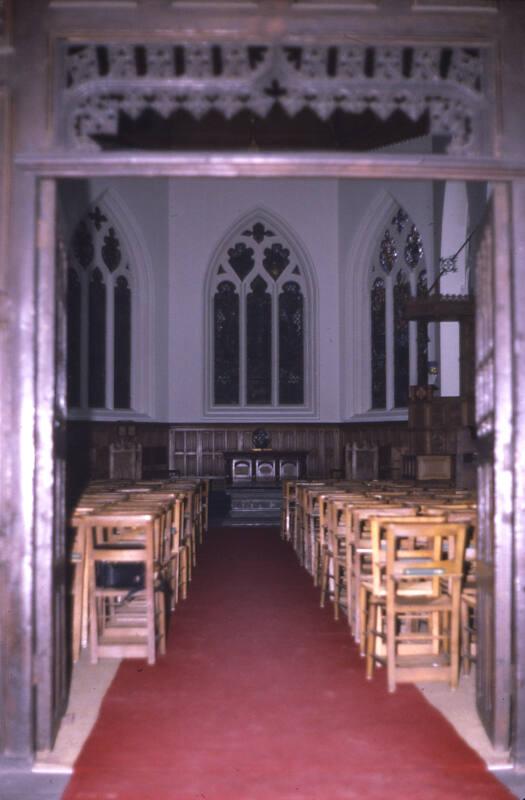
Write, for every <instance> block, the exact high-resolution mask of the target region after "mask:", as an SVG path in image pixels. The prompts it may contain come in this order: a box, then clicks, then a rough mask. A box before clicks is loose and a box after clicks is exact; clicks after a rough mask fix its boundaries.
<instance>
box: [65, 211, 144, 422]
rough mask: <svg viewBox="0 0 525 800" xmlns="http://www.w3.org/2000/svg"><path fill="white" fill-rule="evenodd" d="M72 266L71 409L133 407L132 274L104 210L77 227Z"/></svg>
mask: <svg viewBox="0 0 525 800" xmlns="http://www.w3.org/2000/svg"><path fill="white" fill-rule="evenodd" d="M69 263H70V268H69V278H68V293H67V301H68V322H67V343H68V355H67V359H68V404H69V406H70V407H72V408H80V409H88V408H97V409H102V408H104V409H113V408H114V409H124V408H126V409H127V408H131V404H132V397H131V395H132V390H131V387H132V381H131V377H132V330H133V325H132V323H133V319H132V308H133V305H132V291H133V289H132V272H131V269H130V264H129V261H128V259H127V256H126V253H125V251H124V248H123V247H122V244H121V239H120V237H119V234H118V231H117V228H116V227H115V225H114V223H113V222H112V221H111V220H110V215H109V214H108V213H107V211H106V212H105V213H104V211H103V210H102V209H101V207H100V206H95V207H94V208H93V209H91V210H90V211H88V212H87V213H86V214H85V215H84V217H83V218H82V219H81V220H80V221H79V223H78V224H77V226H76V228H75V230H74V232H73V236H72V239H71V247H70V252H69ZM84 293H86V294H87V296H85V297H84ZM83 315H86V317H87V318H86V319H83ZM110 331H112V332H113V336H112V337H110V335H109V332H110ZM82 363H87V368H88V370H87V372H88V374H87V386H86V387H83V385H82V383H81V380H80V375H81V364H82ZM109 376H111V377H112V385H113V391H112V392H111V391H110V386H111V381H110V380H108V378H109ZM83 393H85V396H83Z"/></svg>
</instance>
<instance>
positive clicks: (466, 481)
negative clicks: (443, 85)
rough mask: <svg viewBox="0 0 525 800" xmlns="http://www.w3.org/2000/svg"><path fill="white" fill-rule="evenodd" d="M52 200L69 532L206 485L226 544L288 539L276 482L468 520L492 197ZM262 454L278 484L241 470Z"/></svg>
mask: <svg viewBox="0 0 525 800" xmlns="http://www.w3.org/2000/svg"><path fill="white" fill-rule="evenodd" d="M382 133H383V136H384V134H385V131H383V132H382ZM230 134H231V132H230ZM129 135H130V136H131V137H132V136H133V132H132V131H130V132H129ZM258 135H259V136H264V131H263V132H262V133H261V132H259V133H258ZM253 141H254V139H253V131H250V132H249V140H248V146H250V142H252V144H253ZM130 142H131V140H130ZM434 146H435V142H433V141H432V139H431V138H430V137H425V136H423V138H418V139H416V140H413V139H412V140H411V139H409V140H407V141H403V142H397V143H396V144H387V145H384V149H385V151H393V152H411V150H412V149H415V150H417V151H418V152H419V151H421V149H422V148H423V149H425V148H426V149H428V150H431V149H432V148H433V147H434ZM58 190H59V191H58V220H57V225H58V231H59V236H60V238H61V241H62V243H63V245H64V247H63V252H64V253H65V258H64V259H63V269H64V271H67V281H66V285H67V288H66V290H65V296H66V309H67V313H66V316H67V322H66V328H67V331H66V346H67V357H66V364H67V366H66V379H67V402H68V413H67V417H68V421H67V462H66V483H67V490H68V491H67V503H68V513H70V514H71V513H73V509H74V508H75V503H76V502H77V501H78V499H79V497H81V496H83V495H82V493H83V492H84V491H85V489H86V486H88V484H90V482H91V483H93V482H94V485H98V486H104V485H107V484H104V482H108V481H109V482H110V483H111V481H117V482H118V481H124V482H125V481H128V482H129V481H139V482H140V481H142V480H145V481H150V482H154V481H161V482H162V481H166V480H175V481H184V480H185V479H188V478H190V479H195V478H196V479H204V480H206V481H207V484H208V492H209V495H208V513H209V515H210V520H211V522H210V524H214V523H215V524H219V525H220V524H223V525H224V524H226V525H248V526H258V525H262V526H264V525H272V524H273V525H279V524H281V519H282V514H283V509H282V493H283V487H284V485H285V483H286V480H285V479H286V478H287V477H289V478H292V479H299V478H301V479H303V480H307V481H321V482H323V481H327V482H328V483H329V485H330V481H331V482H334V481H335V483H337V481H340V482H341V481H344V479H351V478H352V477H354V478H364V479H366V480H369V481H371V482H372V483H371V485H373V482H374V481H381V480H383V481H394V482H395V481H401V482H402V481H411V480H414V479H418V482H419V485H420V486H426V487H431V486H434V487H436V486H437V487H438V488H441V489H442V490H449V491H451V492H455V491H459V492H469V493H470V496H471V497H472V498H475V493H476V440H475V434H474V426H473V414H474V408H473V398H474V372H473V363H474V351H473V340H474V333H473V326H474V303H475V285H476V275H475V263H476V248H477V246H478V244H479V238H480V232H481V228H482V223H483V219H484V216H485V214H486V209H487V204H488V202H489V199H490V196H491V191H492V189H491V186H490V185H489V184H487V183H486V182H477V183H474V182H471V183H466V182H459V181H455V182H450V181H449V182H446V181H413V180H412V181H411V180H397V181H394V180H391V181H378V180H344V179H299V178H295V179H293V178H283V179H277V178H272V179H256V178H247V179H220V178H200V179H196V178H188V179H183V178H160V177H159V178H129V177H122V178H115V177H99V178H89V179H87V178H86V179H71V180H62V181H60V182H59V186H58ZM283 297H284V298H288V299H287V300H283V299H282V298H283ZM436 298H438V301H437V306H436ZM411 301H412V306H410V302H411ZM418 302H420V303H421V302H422V303H423V304H425V303H427V306H424V308H423V312H422V311H421V310H419V311H418V305H417V304H418ZM429 302H430V303H431V305H432V310H431V311H429V310H428V309H429V306H428V303H429ZM286 303H288V306H287V305H286ZM414 303H415V304H414ZM447 304H448V305H447ZM414 309H415V310H414ZM250 315H251V320H252V321H251V322H250ZM283 326H284V327H283ZM261 435H262V437H263V439H262V440H261V439H260V438H259V441H258V440H257V438H256V437H257V436H259V437H260V436H261ZM261 445H262V452H265V453H266V454H267V455H268V453H271V452H272V451H276V452H279V453H280V452H281V451H282V452H286V453H287V456H288V461H291V462H293V463H292V464H291V466H290V465H289V468H290V470H291V472H290V473H288V474H287V473H286V472H283V473H281V474H279V465H278V463H277V462H275V463H274V464H273V466H271V467H267V468H268V469H269V470H270V471H269V472H267V473H264V470H263V472H262V473H261V474H259V472H258V471H257V468H256V465H255V461H254V462H253V464H252V465H251V466H248V467H247V462H246V454H247V453H248V452H250V451H257V450H258V449H260V447H261ZM299 453H300V454H301V459H300V461H298V460H296V461H294V456H297V455H298V454H299ZM239 454H240V455H241V456H244V459H242V458H241V459H240V460H239V459H238V458H237V461H235V459H233V460H232V458H231V457H230V455H231V456H235V455H237V456H238V455H239ZM356 459H358V460H357V461H356ZM359 460H360V461H359ZM236 469H237V473H236V472H235V470H236ZM246 469H248V473H246V472H245V471H243V470H246ZM291 482H292V483H293V480H292V481H291ZM377 485H379V484H377ZM239 498H241V499H240V500H239ZM84 645H85V643H84ZM468 703H469V704H470V705H471V706H473V703H474V701H473V699H472V698H471V699H469V701H468ZM473 713H474V714H475V712H474V711H473Z"/></svg>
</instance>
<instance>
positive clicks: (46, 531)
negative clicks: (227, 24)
mask: <svg viewBox="0 0 525 800" xmlns="http://www.w3.org/2000/svg"><path fill="white" fill-rule="evenodd" d="M173 160H174V161H175V162H176V163H175V164H173V163H171V161H173ZM145 161H146V164H139V163H137V161H136V160H135V161H134V162H133V164H132V165H131V166H130V164H129V163H128V162H126V160H124V159H123V163H122V165H121V166H120V168H119V171H118V173H117V174H118V176H119V177H127V176H129V175H130V174H131V175H132V176H133V177H139V176H140V177H143V178H144V179H147V178H148V177H151V178H159V177H163V178H168V177H169V178H177V177H181V175H183V176H184V177H196V178H197V177H203V176H206V177H208V178H209V177H216V176H217V172H218V174H219V175H220V177H224V172H225V170H228V172H229V177H231V178H232V179H236V178H239V177H241V178H242V177H247V174H246V173H248V175H249V177H254V173H256V174H257V175H258V176H261V174H262V175H263V176H264V177H265V178H273V177H276V176H279V177H283V175H284V174H285V173H284V169H283V166H286V164H288V166H289V172H290V173H291V174H288V175H286V177H289V178H290V179H293V177H299V176H300V177H302V178H304V177H305V174H306V173H308V177H311V178H320V179H322V178H325V177H326V175H327V169H326V165H325V163H324V162H325V158H324V156H322V157H321V158H320V159H319V161H317V160H314V159H313V158H312V157H311V156H307V157H300V158H297V156H295V155H294V156H293V157H292V156H291V157H290V159H289V161H286V162H285V163H284V165H283V159H282V158H279V159H278V164H277V165H276V164H275V163H274V159H273V157H272V156H269V155H268V156H266V157H265V156H264V155H263V156H261V155H260V154H259V155H258V157H257V159H256V160H253V161H252V160H251V158H248V159H247V160H246V163H244V164H243V168H242V170H238V161H239V157H238V156H236V157H234V158H230V157H228V156H221V159H220V160H219V159H217V158H215V159H214V164H213V169H210V163H209V160H208V158H206V157H204V156H200V155H199V156H195V158H194V173H193V174H192V175H189V174H188V163H187V160H185V162H184V164H183V165H181V164H180V163H179V160H178V159H165V160H159V163H157V164H156V166H155V171H154V172H153V171H152V170H151V165H150V164H149V163H148V162H149V159H148V158H146V159H145ZM232 162H233V163H232ZM337 162H338V166H337V169H338V172H337V177H338V178H341V177H344V178H349V177H355V176H359V177H360V178H363V177H366V178H367V179H374V178H375V179H377V178H378V177H380V178H381V179H383V180H389V179H391V178H397V179H399V178H404V179H407V180H409V179H410V178H408V177H407V174H406V170H405V168H406V167H407V164H406V161H404V163H399V162H397V160H396V162H397V163H395V162H392V161H390V162H389V164H388V165H387V166H384V165H382V164H377V163H375V164H367V166H366V167H365V168H364V169H363V165H362V164H355V163H353V162H354V158H353V157H352V156H348V157H343V158H338V159H337ZM114 166H115V165H114V162H113V160H111V161H110V160H109V159H107V158H104V157H102V158H100V159H97V163H95V164H94V163H93V159H90V161H89V164H88V165H87V164H85V163H82V162H79V161H76V162H75V165H74V168H72V165H71V164H67V165H65V164H60V165H57V164H56V163H48V164H42V163H39V164H38V166H36V165H33V164H31V165H28V164H27V163H25V164H24V165H23V168H24V169H28V168H29V171H31V172H33V173H34V176H35V178H36V183H35V190H36V194H37V207H42V209H43V210H42V214H41V220H40V224H39V226H38V230H39V233H40V239H41V241H39V242H38V253H39V262H40V264H41V265H42V266H43V267H44V269H46V276H45V279H44V280H42V279H41V282H40V287H41V290H42V289H43V290H44V291H43V293H42V291H41V292H39V297H40V300H41V305H42V309H41V310H42V312H43V313H42V314H39V315H38V319H39V324H38V327H39V335H38V337H37V343H36V353H37V363H38V367H39V369H38V375H39V377H38V378H37V386H36V393H37V396H39V397H40V398H41V402H40V403H39V411H38V419H39V440H40V443H41V447H40V449H39V453H38V463H39V464H40V468H39V469H38V470H37V481H36V495H35V500H36V507H37V509H38V513H37V514H36V517H35V521H36V541H37V549H38V551H40V552H47V554H49V551H50V548H51V545H52V531H51V530H50V525H49V520H50V519H52V508H51V503H52V492H51V491H50V489H51V487H50V482H49V475H50V466H51V465H52V463H53V457H52V453H51V449H52V446H53V444H52V431H53V425H54V419H53V413H51V408H50V403H51V395H50V391H51V386H52V382H53V381H52V376H53V375H54V363H53V347H52V346H51V345H52V342H51V337H52V332H53V331H54V329H55V325H56V322H57V320H56V319H55V309H56V303H55V304H54V305H53V303H54V294H53V287H54V285H55V271H54V270H55V269H56V265H55V264H54V261H53V258H52V254H51V253H50V252H49V248H50V247H51V244H50V236H51V238H53V237H52V234H51V228H50V227H49V226H50V225H51V224H52V222H51V214H50V212H49V206H50V205H51V206H52V208H53V213H54V210H55V206H56V183H57V181H59V180H61V179H67V178H70V177H72V172H73V174H74V177H76V178H89V177H94V176H103V177H107V176H108V171H110V172H111V174H115V173H114V172H113V171H112V170H113V169H114ZM439 167H440V168H439V170H437V169H436V166H435V165H425V168H424V169H420V168H418V169H416V170H415V171H416V172H417V176H418V178H419V179H421V178H422V177H423V175H424V177H425V179H430V180H431V179H442V177H443V168H442V165H441V164H440V165H439ZM333 171H334V166H333V164H332V163H331V164H330V165H329V173H330V175H331V177H335V176H334V175H333ZM409 171H410V172H411V170H409ZM239 172H241V174H239ZM341 172H342V173H343V175H341ZM448 172H450V173H451V175H453V179H454V180H469V179H470V180H472V177H471V175H472V172H473V170H472V169H466V168H465V166H464V165H463V166H461V167H457V166H456V165H454V166H453V167H452V166H450V165H449V169H448V170H447V174H448ZM497 172H498V175H499V170H498V171H497ZM370 173H373V174H372V175H371V174H370ZM476 179H477V180H481V179H482V178H480V177H479V172H478V171H477V170H476ZM483 179H486V176H485V177H484V178H483ZM497 186H499V187H503V189H504V193H505V195H506V197H507V198H508V197H509V195H510V192H511V186H512V183H511V181H509V180H506V181H502V180H501V179H499V180H497V181H496V187H497ZM500 191H501V190H500ZM42 221H43V222H44V228H43V227H42V224H41V223H42ZM508 223H509V224H510V218H509V220H508ZM501 238H502V240H503V242H504V243H505V244H507V234H506V233H505V235H502V236H501ZM59 322H60V321H59ZM42 401H43V402H44V403H45V404H46V405H47V409H48V413H45V411H44V409H43V408H42ZM511 413H512V412H511V409H510V407H509V408H507V413H506V417H507V426H508V425H510V424H511ZM507 433H508V431H507ZM497 550H498V553H499V559H500V562H499V565H498V566H499V571H500V572H501V573H502V575H503V577H504V578H505V579H507V576H508V575H509V574H510V573H511V571H512V563H511V562H512V555H513V554H512V549H511V548H510V547H509V548H504V546H503V541H501V540H500V541H499V544H498V546H497ZM51 573H52V571H51V564H50V561H49V557H48V558H47V559H42V560H38V561H36V562H35V580H36V585H37V586H38V591H39V594H40V595H41V596H42V595H44V596H45V597H46V598H48V603H49V607H48V609H47V611H46V612H44V614H43V615H42V612H41V617H42V620H43V621H41V624H40V625H38V624H37V625H36V635H37V638H38V637H39V636H40V639H41V646H40V647H37V653H38V654H39V655H38V660H39V663H40V670H39V671H40V674H41V676H42V679H43V680H44V679H45V680H46V686H47V687H48V688H47V690H46V691H50V689H51V687H52V677H53V676H52V675H51V674H50V671H51V660H52V658H51V657H52V654H51V648H50V647H49V643H47V642H46V641H45V638H46V631H47V630H48V627H49V625H50V619H51V613H52V609H51V605H52V598H53V591H52V586H51V585H50V583H49V578H50V576H51ZM499 588H500V589H501V588H503V587H502V586H500V587H499ZM498 602H499V605H498V608H499V613H498V618H499V620H500V622H503V623H504V624H503V625H502V627H501V628H500V635H499V641H498V648H497V650H498V659H497V660H498V677H499V681H498V684H499V688H500V689H501V690H502V692H503V693H504V694H507V696H508V700H507V703H506V707H504V706H505V704H504V703H503V702H502V707H501V708H500V711H499V714H498V721H497V725H496V731H497V736H496V741H495V745H496V747H499V749H500V750H502V751H504V750H506V746H507V741H508V740H509V739H510V738H511V731H510V707H511V690H510V684H511V681H512V680H513V676H512V674H511V673H512V669H511V663H512V656H511V653H512V647H513V637H512V631H511V628H512V625H511V622H510V621H511V619H512V617H513V598H512V596H511V595H510V594H507V593H505V592H498ZM36 619H37V621H38V615H37V618H36ZM37 710H40V717H39V716H38V714H37V720H38V727H37V731H39V733H40V736H41V737H42V738H41V741H42V740H44V741H45V739H46V736H47V737H48V738H49V740H50V741H51V739H52V737H53V735H54V730H55V725H56V720H53V719H51V718H50V717H48V716H46V708H45V704H44V705H42V707H41V708H40V709H38V704H37Z"/></svg>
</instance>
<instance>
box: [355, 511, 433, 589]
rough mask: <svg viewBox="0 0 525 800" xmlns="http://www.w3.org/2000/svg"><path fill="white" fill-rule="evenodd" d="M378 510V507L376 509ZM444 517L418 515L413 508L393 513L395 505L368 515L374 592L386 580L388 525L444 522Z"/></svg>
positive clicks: (380, 587)
mask: <svg viewBox="0 0 525 800" xmlns="http://www.w3.org/2000/svg"><path fill="white" fill-rule="evenodd" d="M378 511H380V509H378ZM444 521H445V518H444V517H442V518H439V517H422V516H419V515H418V514H417V513H416V512H415V511H414V509H413V508H406V509H403V510H402V512H401V515H397V514H396V513H395V507H392V509H391V510H390V509H388V510H386V509H385V510H384V511H381V513H377V514H375V515H374V516H371V517H370V520H369V524H370V539H371V547H372V584H373V590H374V593H375V594H379V592H380V591H381V589H383V588H384V587H385V580H386V536H387V531H388V526H389V525H394V524H396V523H400V524H407V523H412V522H413V523H417V524H421V523H425V522H431V523H432V524H435V523H437V522H444Z"/></svg>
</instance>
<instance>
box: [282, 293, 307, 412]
mask: <svg viewBox="0 0 525 800" xmlns="http://www.w3.org/2000/svg"><path fill="white" fill-rule="evenodd" d="M303 324H304V311H303V295H302V293H301V287H300V286H299V284H298V283H295V281H288V283H285V284H284V286H283V291H282V292H281V294H280V295H279V403H282V404H283V405H288V404H299V403H303V402H304V344H303V335H304V334H303Z"/></svg>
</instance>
